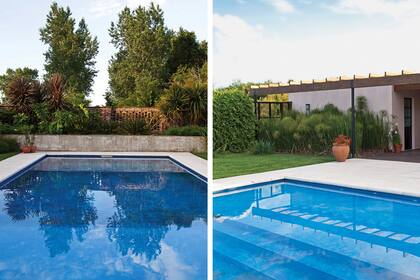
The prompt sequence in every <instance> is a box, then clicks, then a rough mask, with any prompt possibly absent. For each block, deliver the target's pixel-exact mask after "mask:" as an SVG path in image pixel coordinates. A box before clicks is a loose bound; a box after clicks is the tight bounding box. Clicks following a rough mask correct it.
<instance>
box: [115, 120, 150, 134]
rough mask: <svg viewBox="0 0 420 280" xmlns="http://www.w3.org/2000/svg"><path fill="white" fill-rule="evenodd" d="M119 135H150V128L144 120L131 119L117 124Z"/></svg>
mask: <svg viewBox="0 0 420 280" xmlns="http://www.w3.org/2000/svg"><path fill="white" fill-rule="evenodd" d="M117 131H119V134H128V135H147V134H150V128H149V126H148V124H147V123H146V121H145V120H144V119H132V120H126V121H123V122H120V123H119V128H118V130H117Z"/></svg>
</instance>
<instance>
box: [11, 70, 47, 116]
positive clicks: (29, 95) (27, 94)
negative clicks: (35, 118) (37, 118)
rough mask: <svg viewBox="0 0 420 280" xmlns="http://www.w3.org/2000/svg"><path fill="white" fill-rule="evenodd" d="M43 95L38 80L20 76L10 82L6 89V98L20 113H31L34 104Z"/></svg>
mask: <svg viewBox="0 0 420 280" xmlns="http://www.w3.org/2000/svg"><path fill="white" fill-rule="evenodd" d="M40 99H42V97H41V91H40V85H39V82H38V81H36V80H32V79H29V78H27V77H18V78H16V79H14V80H13V81H11V82H10V84H9V85H8V87H7V91H6V100H7V103H9V104H10V105H11V106H13V107H14V108H15V110H16V111H17V112H19V113H24V114H26V115H30V114H31V112H32V109H33V108H32V107H33V105H34V104H35V103H36V102H38V101H39V100H40Z"/></svg>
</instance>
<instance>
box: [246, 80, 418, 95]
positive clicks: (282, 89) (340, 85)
mask: <svg viewBox="0 0 420 280" xmlns="http://www.w3.org/2000/svg"><path fill="white" fill-rule="evenodd" d="M352 82H354V88H364V87H378V86H401V85H410V84H420V74H405V75H399V76H385V77H371V78H365V79H357V78H356V79H354V80H340V81H327V82H324V83H312V84H298V85H289V86H277V87H261V88H251V89H250V90H249V94H250V95H255V96H257V97H263V96H266V95H269V94H282V93H294V92H310V91H324V90H338V89H350V88H351V86H352Z"/></svg>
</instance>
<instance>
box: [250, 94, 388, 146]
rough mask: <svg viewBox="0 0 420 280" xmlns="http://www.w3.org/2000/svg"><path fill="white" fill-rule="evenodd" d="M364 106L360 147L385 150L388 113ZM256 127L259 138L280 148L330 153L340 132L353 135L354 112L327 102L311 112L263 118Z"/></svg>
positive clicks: (358, 131) (358, 120) (358, 132)
mask: <svg viewBox="0 0 420 280" xmlns="http://www.w3.org/2000/svg"><path fill="white" fill-rule="evenodd" d="M362 101H363V100H362ZM361 105H363V106H361V108H363V110H360V111H358V112H357V116H356V135H357V139H356V145H357V147H356V148H357V150H358V151H362V150H383V149H386V148H387V146H388V139H389V136H388V133H389V128H390V122H389V119H388V116H387V115H386V114H385V113H383V112H381V113H378V114H377V113H373V112H370V111H368V109H367V105H365V104H361ZM257 127H258V139H259V140H261V141H267V142H271V143H273V144H274V147H275V149H276V150H277V151H283V152H299V153H323V154H327V153H330V151H331V145H332V143H333V142H334V139H335V138H336V137H337V136H338V135H341V134H345V135H350V134H351V113H350V112H349V111H348V112H341V111H337V109H336V108H335V107H334V106H332V105H327V106H326V107H325V108H323V109H321V110H314V111H312V112H311V113H310V114H309V115H306V114H303V113H296V112H293V113H291V114H287V115H286V116H285V117H283V118H282V119H268V120H260V121H259V122H258V126H257Z"/></svg>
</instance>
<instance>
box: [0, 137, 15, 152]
mask: <svg viewBox="0 0 420 280" xmlns="http://www.w3.org/2000/svg"><path fill="white" fill-rule="evenodd" d="M17 151H19V144H18V142H17V141H16V140H15V139H11V138H0V153H11V152H17Z"/></svg>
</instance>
